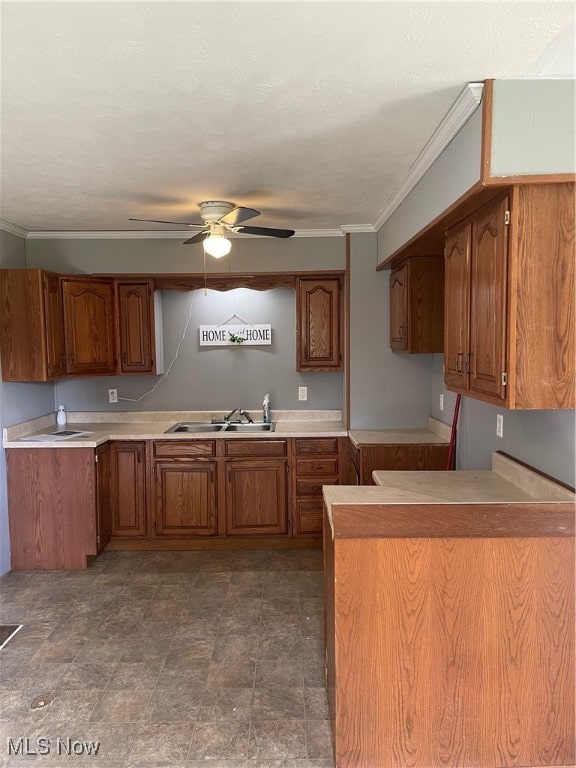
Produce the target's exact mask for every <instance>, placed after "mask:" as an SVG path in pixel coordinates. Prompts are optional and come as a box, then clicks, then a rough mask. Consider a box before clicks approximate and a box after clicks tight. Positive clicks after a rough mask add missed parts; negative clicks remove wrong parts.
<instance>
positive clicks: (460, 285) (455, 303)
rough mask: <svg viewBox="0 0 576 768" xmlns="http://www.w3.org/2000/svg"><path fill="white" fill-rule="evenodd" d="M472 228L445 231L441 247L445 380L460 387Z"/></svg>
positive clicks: (464, 376)
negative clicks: (445, 235)
mask: <svg viewBox="0 0 576 768" xmlns="http://www.w3.org/2000/svg"><path fill="white" fill-rule="evenodd" d="M471 232H472V225H471V224H470V223H469V222H468V223H467V224H465V225H464V226H460V227H455V228H454V229H452V230H451V231H450V232H449V233H448V235H447V238H446V247H445V251H444V259H445V264H444V280H445V321H444V381H445V382H446V384H447V385H448V386H450V387H452V388H455V389H462V390H465V389H466V388H467V386H468V374H467V372H466V367H465V362H466V360H467V357H466V354H467V352H468V329H469V325H468V323H469V316H470V287H469V286H470V283H469V276H470V247H471Z"/></svg>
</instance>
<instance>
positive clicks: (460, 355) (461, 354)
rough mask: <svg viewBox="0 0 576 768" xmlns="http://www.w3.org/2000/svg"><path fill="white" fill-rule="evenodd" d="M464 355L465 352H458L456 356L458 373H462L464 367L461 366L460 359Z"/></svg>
mask: <svg viewBox="0 0 576 768" xmlns="http://www.w3.org/2000/svg"><path fill="white" fill-rule="evenodd" d="M463 355H464V352H458V354H457V355H456V373H462V367H461V364H460V358H461V357H462V356H463Z"/></svg>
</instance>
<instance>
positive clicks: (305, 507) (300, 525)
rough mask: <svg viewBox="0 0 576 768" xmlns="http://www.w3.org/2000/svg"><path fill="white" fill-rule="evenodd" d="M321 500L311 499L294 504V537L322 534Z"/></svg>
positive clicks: (322, 505) (322, 504)
mask: <svg viewBox="0 0 576 768" xmlns="http://www.w3.org/2000/svg"><path fill="white" fill-rule="evenodd" d="M323 507H324V503H323V501H322V499H311V500H308V501H297V502H296V520H295V521H294V527H295V531H294V533H295V535H296V536H310V535H311V534H312V535H318V534H320V533H322V513H323Z"/></svg>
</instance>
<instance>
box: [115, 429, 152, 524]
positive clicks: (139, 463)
mask: <svg viewBox="0 0 576 768" xmlns="http://www.w3.org/2000/svg"><path fill="white" fill-rule="evenodd" d="M111 465H112V467H111V470H112V471H111V485H112V535H113V536H137V537H142V536H145V535H146V514H145V509H146V506H145V505H146V492H145V473H144V443H142V442H128V441H127V442H113V443H111Z"/></svg>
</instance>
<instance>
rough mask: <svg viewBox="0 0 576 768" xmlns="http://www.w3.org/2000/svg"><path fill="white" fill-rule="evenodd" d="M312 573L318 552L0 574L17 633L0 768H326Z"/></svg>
mask: <svg viewBox="0 0 576 768" xmlns="http://www.w3.org/2000/svg"><path fill="white" fill-rule="evenodd" d="M321 569H322V553H321V551H320V550H288V551H286V550H281V551H236V552H105V553H104V554H103V555H101V556H100V557H99V558H98V559H97V560H96V562H95V563H94V564H93V565H92V567H91V568H89V569H88V570H87V571H12V572H11V573H9V574H6V575H5V576H4V577H3V578H2V579H0V601H1V606H0V607H1V614H0V623H3V624H9V623H10V624H12V623H14V624H16V623H21V624H24V627H23V629H21V630H20V632H19V633H18V635H16V637H15V638H14V639H13V640H11V641H10V643H9V644H8V645H7V646H6V648H5V649H4V650H3V651H2V652H1V655H0V686H1V687H0V766H1V767H2V768H4V767H5V766H6V767H7V766H18V765H22V764H23V763H31V764H33V765H37V766H42V765H46V766H58V768H59V767H60V766H62V768H65V767H66V766H72V765H73V766H77V768H85V767H86V766H89V765H98V766H100V768H164V767H166V768H199V767H200V766H205V768H332V766H333V761H332V757H331V745H330V731H329V724H328V720H327V717H328V712H327V703H326V690H325V687H324V686H325V681H324V660H323V639H322V632H323V627H322V624H323V618H322V570H321ZM50 698H51V703H49V704H47V705H46V706H44V707H43V708H42V707H41V708H37V709H32V708H31V704H32V702H34V701H35V700H38V699H45V700H49V699H50ZM19 739H21V741H18V740H19ZM26 739H27V740H28V741H26ZM96 741H97V742H100V747H99V749H98V753H97V755H90V754H88V750H89V748H90V747H89V742H96ZM18 747H19V748H20V751H19V754H14V752H15V749H17V748H18ZM10 751H11V752H12V754H11V755H10ZM34 752H36V753H37V754H33V753H34Z"/></svg>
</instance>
